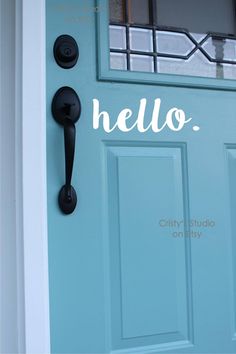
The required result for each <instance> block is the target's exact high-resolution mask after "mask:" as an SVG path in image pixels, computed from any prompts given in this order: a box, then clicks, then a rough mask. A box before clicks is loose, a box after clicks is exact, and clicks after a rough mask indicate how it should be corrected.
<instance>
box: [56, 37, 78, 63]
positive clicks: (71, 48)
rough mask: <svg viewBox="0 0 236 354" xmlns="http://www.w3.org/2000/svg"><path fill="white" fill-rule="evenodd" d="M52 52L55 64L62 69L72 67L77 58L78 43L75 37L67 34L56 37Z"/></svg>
mask: <svg viewBox="0 0 236 354" xmlns="http://www.w3.org/2000/svg"><path fill="white" fill-rule="evenodd" d="M53 53H54V58H55V60H56V62H57V64H58V65H59V66H60V67H62V68H64V69H70V68H73V66H75V64H76V63H77V60H78V58H79V48H78V45H77V43H76V41H75V39H74V38H73V37H71V36H69V35H67V34H63V35H62V36H60V37H58V38H57V39H56V41H55V44H54V48H53Z"/></svg>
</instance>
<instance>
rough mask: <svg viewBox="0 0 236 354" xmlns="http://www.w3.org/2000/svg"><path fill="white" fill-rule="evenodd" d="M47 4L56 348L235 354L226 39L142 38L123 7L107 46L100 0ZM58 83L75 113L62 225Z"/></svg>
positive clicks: (232, 117) (235, 100) (230, 81)
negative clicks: (75, 99)
mask: <svg viewBox="0 0 236 354" xmlns="http://www.w3.org/2000/svg"><path fill="white" fill-rule="evenodd" d="M46 3H47V57H46V63H47V160H48V166H47V169H48V230H49V273H50V274H49V278H50V317H51V318H50V321H51V346H52V352H53V353H159V352H160V353H165V352H167V353H198V354H200V353H235V352H236V308H235V306H236V303H235V302H236V295H235V294H236V287H235V286H236V278H235V277H236V272H235V269H236V258H235V252H236V248H235V247H236V244H235V236H236V224H235V212H236V188H235V183H236V92H235V90H236V81H235V78H236V76H235V67H234V63H233V60H234V54H232V48H234V39H233V38H224V39H222V38H219V37H218V38H213V37H212V36H210V35H208V38H206V35H205V37H204V36H202V37H201V35H199V36H197V31H198V29H196V30H195V32H194V31H193V32H192V34H190V32H186V33H185V32H178V31H177V30H175V31H174V30H173V28H172V32H174V35H175V37H173V33H172V32H171V31H170V32H169V31H168V29H165V28H164V27H160V28H159V30H157V28H156V27H148V26H146V27H145V26H144V25H142V26H141V31H140V32H138V30H139V29H140V26H137V27H135V23H133V22H132V21H131V20H130V23H128V24H127V18H126V19H125V20H124V21H126V24H123V23H122V20H121V21H120V23H119V21H118V20H119V15H116V14H117V13H118V12H119V6H118V5H119V1H118V2H114V1H111V3H113V5H112V6H113V9H112V10H111V11H113V13H115V15H114V16H118V17H117V18H118V20H117V21H118V23H116V21H113V20H114V19H112V16H113V15H110V17H111V18H110V19H111V23H110V37H109V7H108V1H107V0H100V1H98V2H97V3H94V2H93V1H92V0H86V1H80V0H67V1H59V2H58V1H57V0H47V2H46ZM115 3H116V5H117V4H118V5H117V7H116V8H115V7H114V6H116V5H114V4H115ZM149 3H150V2H149ZM160 3H161V2H160ZM162 3H163V2H162ZM185 3H186V2H185ZM192 3H196V2H192ZM140 4H141V3H140ZM140 4H139V5H138V3H137V4H136V9H137V6H141V5H140ZM224 4H226V2H221V5H222V9H221V10H220V13H221V14H222V12H223V13H224V10H225V9H226V7H225V6H226V5H224ZM129 5H130V3H129ZM131 5H132V3H131ZM131 5H130V6H131ZM172 5H173V4H172ZM172 5H171V6H172ZM185 6H187V3H186V4H185ZM131 7H132V6H131ZM126 10H127V6H126ZM152 10H153V11H154V9H152ZM195 10H196V11H197V9H195ZM122 11H123V10H122ZM134 11H135V10H134ZM143 11H144V10H143ZM163 11H164V10H163ZM173 11H177V9H176V10H173ZM216 12H217V11H216ZM226 12H227V11H226ZM176 13H177V12H176ZM230 14H231V12H229V15H230ZM136 15H137V16H139V14H138V13H137V14H136ZM143 16H144V15H143ZM164 16H165V11H164V12H163V17H164ZM193 16H194V15H193ZM219 16H220V14H219ZM225 16H228V14H227V13H226V15H225ZM216 18H217V16H216ZM160 21H161V19H160ZM163 21H164V20H163ZM213 22H214V21H213ZM216 22H217V23H219V22H220V21H218V20H217V21H216ZM228 22H229V21H228ZM132 23H133V25H132ZM214 23H215V22H214ZM165 24H166V25H169V23H161V25H163V26H164V25H165ZM174 25H175V26H180V25H179V24H178V23H177V24H174ZM132 26H133V27H132ZM143 27H145V28H143ZM213 30H214V31H215V32H216V31H217V29H214V28H213ZM129 31H133V33H132V36H131V32H129ZM135 31H136V32H135ZM148 31H149V32H148ZM156 31H157V32H156ZM203 31H205V32H207V31H209V29H203ZM222 31H225V32H226V31H228V29H225V30H224V29H223V30H222ZM198 32H199V31H198ZM205 32H204V33H205ZM156 33H157V37H155V39H154V38H153V37H152V40H153V42H152V43H151V44H150V42H149V44H148V40H150V36H153V35H155V34H156ZM171 33H172V36H171ZM194 33H195V34H194ZM226 33H228V32H226ZM62 34H69V35H71V36H73V37H74V38H75V39H76V41H77V43H78V46H79V52H80V55H79V60H78V63H77V64H76V65H75V66H74V67H73V68H71V69H63V68H61V67H60V66H58V65H57V63H56V61H55V59H54V56H53V45H54V42H55V40H56V38H57V37H58V36H60V35H62ZM139 35H140V36H141V37H140V38H141V39H140V38H139ZM129 36H130V37H129ZM147 36H149V37H148V38H149V39H147ZM158 36H159V37H158ZM161 36H162V40H161ZM128 37H129V38H128ZM109 38H110V47H109ZM173 38H174V39H173ZM204 38H205V39H204ZM128 39H129V40H128ZM214 40H216V41H218V42H219V43H221V44H222V42H224V43H225V45H226V49H227V50H226V51H225V53H226V54H225V56H224V54H222V53H221V58H220V59H219V58H217V57H216V54H214V53H215V52H212V51H211V49H212V42H213V41H214ZM112 41H113V42H112ZM122 41H124V42H125V44H124V43H123V44H122ZM127 41H128V42H127ZM120 42H121V43H120ZM135 43H136V44H135ZM176 43H177V44H178V46H180V47H181V48H183V52H180V53H177V54H176V51H175V45H176ZM221 44H219V45H218V47H217V48H218V52H219V51H220V50H221V52H222V47H221ZM139 45H141V47H142V46H143V48H141V49H140V48H138V49H137V48H136V47H135V46H137V47H138V46H139ZM147 45H149V46H151V49H150V48H149V49H147V48H146V46H147ZM158 45H159V46H160V47H161V45H162V47H163V48H162V49H160V48H159V49H158ZM123 46H124V47H123ZM166 46H167V47H166ZM172 47H173V50H172V54H171V53H170V52H171V48H172ZM185 47H186V48H185ZM168 48H169V49H168ZM188 48H189V49H188ZM148 50H149V51H150V52H151V54H150V53H149V52H148ZM158 51H159V54H160V55H159V56H157V55H156V53H157V52H158ZM168 51H169V54H168ZM228 51H229V52H230V51H231V52H230V54H229V55H228V54H227V53H228ZM145 53H146V56H145ZM173 53H174V54H173ZM209 53H210V54H209ZM212 53H213V54H212ZM168 55H169V56H168ZM171 55H172V57H171ZM173 55H174V56H173ZM175 55H177V57H175ZM194 55H195V56H194ZM207 55H208V57H207ZM227 55H228V56H227ZM178 56H179V57H178ZM197 56H198V58H197ZM147 57H148V58H147ZM184 57H185V58H184ZM187 57H188V58H187ZM127 58H128V59H127ZM150 58H151V59H150ZM199 58H200V59H199ZM202 58H203V59H202ZM209 58H210V59H212V60H209ZM224 59H225V63H224ZM127 60H130V61H127ZM150 60H151V61H150ZM156 60H158V61H156ZM191 60H193V62H191ZM214 60H218V61H219V62H218V63H216V62H215V61H214ZM220 60H221V63H220ZM184 62H186V63H187V65H188V66H186V65H185V64H184ZM173 63H175V64H173ZM181 63H182V64H183V65H185V66H183V65H182V64H181ZM173 65H174V66H173ZM181 65H182V66H181ZM183 74H184V75H183ZM62 86H70V87H72V88H73V89H74V90H75V91H76V92H77V94H78V96H79V98H80V101H81V105H82V113H81V117H80V120H79V122H78V123H77V125H76V129H77V138H76V153H75V163H74V171H73V178H72V184H73V186H74V188H75V189H76V191H77V195H78V204H77V207H76V209H75V211H74V212H73V213H72V214H70V215H64V214H63V213H62V212H61V211H60V209H59V207H58V202H57V197H58V192H59V190H60V188H61V186H62V185H63V184H64V182H65V181H64V141H63V139H64V137H63V129H62V127H61V126H60V125H58V124H57V123H56V122H55V120H54V119H53V117H52V114H51V102H52V99H53V96H54V94H55V92H56V91H57V90H58V89H59V88H60V87H62ZM98 105H99V107H98ZM124 109H126V111H123V110H124ZM121 111H123V112H122V113H121V114H120V112H121ZM131 111H132V112H131ZM102 112H103V113H102ZM106 112H107V113H106ZM100 113H101V114H100ZM131 113H132V115H131ZM99 114H100V115H99ZM108 114H109V117H108ZM119 114H120V115H119ZM118 115H119V118H118ZM108 118H109V119H108ZM190 118H191V119H190ZM108 123H109V124H110V125H109V124H108ZM109 128H110V130H111V131H110V132H109ZM113 128H114V129H113ZM131 128H132V129H131ZM106 130H107V131H106Z"/></svg>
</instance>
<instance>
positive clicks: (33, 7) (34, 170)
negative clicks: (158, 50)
mask: <svg viewBox="0 0 236 354" xmlns="http://www.w3.org/2000/svg"><path fill="white" fill-rule="evenodd" d="M4 1H9V0H4ZM12 1H14V2H15V6H16V16H15V18H13V20H12V21H15V25H16V31H15V50H16V55H15V68H16V78H15V80H16V82H15V87H16V90H15V107H16V110H15V112H16V114H15V127H16V134H15V144H16V145H15V146H16V149H15V154H16V161H17V162H16V174H15V182H16V183H15V185H16V200H17V212H16V225H17V228H16V229H17V231H16V239H17V240H20V241H21V242H18V243H17V258H18V259H19V262H18V263H19V266H20V271H19V276H18V284H19V288H21V290H22V298H23V301H24V311H22V305H23V304H22V303H20V304H19V306H18V318H20V322H21V324H22V323H24V325H23V327H24V331H20V332H22V333H20V336H22V334H23V333H24V341H23V342H24V346H25V348H24V352H25V353H49V352H50V330H49V328H50V325H49V285H48V239H47V183H46V68H45V57H46V41H45V32H46V31H45V27H46V18H45V17H46V15H45V0H37V1H31V0H20V1H18V0H12ZM22 282H23V285H22ZM20 284H21V285H20ZM21 339H22V338H21ZM21 349H22V348H19V351H20V352H21Z"/></svg>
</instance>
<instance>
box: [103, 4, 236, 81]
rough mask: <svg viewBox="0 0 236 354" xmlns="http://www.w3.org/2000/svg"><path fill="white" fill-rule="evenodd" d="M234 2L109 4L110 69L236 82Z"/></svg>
mask: <svg viewBox="0 0 236 354" xmlns="http://www.w3.org/2000/svg"><path fill="white" fill-rule="evenodd" d="M235 31H236V26H235V1H233V0H218V1H217V2H215V1H214V0H200V1H194V0H178V1H173V0H110V28H109V32H110V67H111V69H116V70H128V71H142V72H152V73H167V74H179V75H191V76H202V77H211V78H220V79H222V78H226V79H236V32H235Z"/></svg>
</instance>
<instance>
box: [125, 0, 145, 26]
mask: <svg viewBox="0 0 236 354" xmlns="http://www.w3.org/2000/svg"><path fill="white" fill-rule="evenodd" d="M126 1H128V8H129V23H135V24H144V25H148V24H149V23H150V20H149V1H148V0H126Z"/></svg>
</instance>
